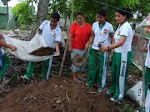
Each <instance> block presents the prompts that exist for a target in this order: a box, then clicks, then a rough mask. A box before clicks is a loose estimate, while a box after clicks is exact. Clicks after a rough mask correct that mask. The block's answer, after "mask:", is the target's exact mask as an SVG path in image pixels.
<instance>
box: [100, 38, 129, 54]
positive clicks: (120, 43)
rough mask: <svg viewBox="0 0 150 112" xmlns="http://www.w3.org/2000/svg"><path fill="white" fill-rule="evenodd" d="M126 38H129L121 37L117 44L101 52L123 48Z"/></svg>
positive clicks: (104, 48) (103, 48)
mask: <svg viewBox="0 0 150 112" xmlns="http://www.w3.org/2000/svg"><path fill="white" fill-rule="evenodd" d="M126 38H127V37H125V36H120V39H119V42H116V43H114V44H111V45H109V46H106V47H102V49H100V52H105V51H109V50H112V49H114V48H117V47H120V46H122V45H123V44H124V42H125V41H126Z"/></svg>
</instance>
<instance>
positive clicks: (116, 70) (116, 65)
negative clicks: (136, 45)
mask: <svg viewBox="0 0 150 112" xmlns="http://www.w3.org/2000/svg"><path fill="white" fill-rule="evenodd" d="M123 54H124V53H116V52H115V53H114V54H113V60H112V71H111V79H112V86H111V88H110V89H109V93H111V94H112V95H114V96H113V97H114V98H115V99H118V97H119V95H120V91H122V90H120V89H122V88H121V87H120V86H122V87H123V91H124V92H125V89H126V82H127V77H128V69H129V67H130V65H131V62H132V52H131V51H129V52H127V54H126V53H125V54H124V55H127V57H125V56H123ZM123 57H124V58H127V61H126V62H125V61H124V59H122V58H123ZM124 63H125V64H124ZM121 65H122V66H121ZM120 74H121V75H120ZM122 77H124V80H123V81H120V80H121V79H122ZM119 85H120V86H119ZM124 92H123V94H122V93H121V94H122V95H123V96H124ZM123 96H122V97H123Z"/></svg>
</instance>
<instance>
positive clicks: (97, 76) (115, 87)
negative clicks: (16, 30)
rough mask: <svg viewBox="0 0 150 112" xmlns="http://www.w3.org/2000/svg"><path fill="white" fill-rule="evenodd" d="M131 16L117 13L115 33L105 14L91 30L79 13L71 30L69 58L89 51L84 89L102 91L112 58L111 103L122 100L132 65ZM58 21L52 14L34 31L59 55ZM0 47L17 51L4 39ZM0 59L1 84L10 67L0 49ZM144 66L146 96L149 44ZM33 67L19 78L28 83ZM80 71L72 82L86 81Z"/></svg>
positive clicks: (79, 69) (149, 75)
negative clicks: (94, 88)
mask: <svg viewBox="0 0 150 112" xmlns="http://www.w3.org/2000/svg"><path fill="white" fill-rule="evenodd" d="M130 15H131V13H130V10H129V9H126V8H120V9H117V10H116V12H115V20H116V23H117V24H118V28H117V29H116V30H115V32H114V28H113V26H112V24H110V23H109V22H108V21H107V19H106V18H107V14H106V11H105V10H99V11H98V13H97V14H96V22H94V23H93V25H92V26H91V25H90V24H89V23H85V22H84V19H85V18H84V15H83V13H81V12H78V13H77V15H76V20H77V21H76V22H75V23H73V24H72V25H71V27H70V34H69V51H70V52H71V58H73V57H74V56H75V55H76V54H80V55H81V54H83V52H84V51H85V50H86V49H89V58H88V63H89V64H88V79H87V81H86V85H87V86H89V87H93V86H94V85H95V84H96V85H97V86H98V92H102V91H103V89H104V87H105V84H106V79H107V71H108V60H109V55H112V67H111V68H112V69H111V82H112V85H111V87H110V88H109V90H108V91H107V94H111V95H112V97H111V98H110V100H111V101H114V102H115V101H120V100H122V99H123V97H124V95H125V90H126V85H127V77H128V69H129V67H130V65H131V62H132V39H133V30H132V28H131V26H130V24H129V23H128V19H129V18H130ZM59 19H60V15H59V14H58V13H56V12H55V13H53V14H52V15H51V17H50V20H49V21H48V20H46V21H44V22H43V23H42V24H41V25H40V27H39V29H38V30H37V32H39V33H41V35H42V38H43V40H44V41H45V42H46V43H47V45H49V47H52V48H54V49H56V52H57V53H58V54H60V50H59V42H60V41H61V29H60V27H59V24H58V22H59ZM0 38H3V35H0ZM99 44H101V45H99ZM0 46H3V47H7V48H9V49H11V50H12V51H15V50H17V48H16V47H15V46H12V45H9V44H7V43H6V42H4V41H3V39H0ZM0 56H1V58H0V65H1V67H0V68H1V70H0V80H2V78H3V76H4V74H5V72H6V70H7V68H8V66H9V64H10V60H9V58H8V56H7V55H6V54H5V53H4V52H3V50H2V49H1V48H0ZM86 56H88V54H87V55H86ZM50 60H52V58H51V59H47V60H45V61H44V66H43V68H42V75H43V79H46V76H47V72H48V68H49V66H51V64H52V61H50ZM49 62H51V63H49ZM145 66H146V73H145V79H146V83H145V87H146V92H147V90H148V83H149V81H150V42H149V44H148V53H147V58H146V62H145ZM34 67H35V63H33V62H29V65H28V68H27V72H26V74H25V75H24V76H22V78H24V79H27V80H28V79H30V78H31V77H32V73H33V71H34ZM83 70H84V65H83V66H80V67H77V66H74V65H72V77H73V80H74V81H76V82H78V83H80V82H82V81H85V78H84V77H83V74H82V73H83Z"/></svg>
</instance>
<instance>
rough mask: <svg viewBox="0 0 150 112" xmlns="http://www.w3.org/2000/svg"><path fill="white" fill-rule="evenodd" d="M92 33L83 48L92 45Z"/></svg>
mask: <svg viewBox="0 0 150 112" xmlns="http://www.w3.org/2000/svg"><path fill="white" fill-rule="evenodd" d="M94 37H95V35H94V32H92V33H91V35H90V36H89V41H88V42H87V43H86V45H85V48H86V49H87V48H88V47H89V45H92V44H93V41H94Z"/></svg>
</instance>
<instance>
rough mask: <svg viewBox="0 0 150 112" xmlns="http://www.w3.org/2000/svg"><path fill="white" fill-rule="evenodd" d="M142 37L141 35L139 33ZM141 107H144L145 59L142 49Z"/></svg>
mask: <svg viewBox="0 0 150 112" xmlns="http://www.w3.org/2000/svg"><path fill="white" fill-rule="evenodd" d="M141 37H142V39H144V38H143V36H142V35H141ZM142 108H145V59H144V51H142Z"/></svg>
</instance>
